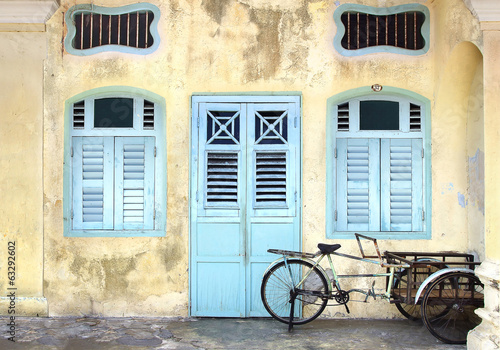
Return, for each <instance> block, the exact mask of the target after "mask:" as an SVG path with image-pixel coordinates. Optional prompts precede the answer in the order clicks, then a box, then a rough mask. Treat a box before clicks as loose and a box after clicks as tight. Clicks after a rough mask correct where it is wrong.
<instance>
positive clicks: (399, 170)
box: [381, 139, 424, 232]
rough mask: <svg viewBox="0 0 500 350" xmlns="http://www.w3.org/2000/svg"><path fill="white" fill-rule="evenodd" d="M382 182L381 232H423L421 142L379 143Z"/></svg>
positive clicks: (398, 141) (396, 140)
mask: <svg viewBox="0 0 500 350" xmlns="http://www.w3.org/2000/svg"><path fill="white" fill-rule="evenodd" d="M381 183H382V190H381V191H382V192H381V218H382V228H381V229H382V231H408V232H412V231H413V232H418V231H422V230H423V220H422V218H423V200H424V198H423V153H422V139H382V140H381Z"/></svg>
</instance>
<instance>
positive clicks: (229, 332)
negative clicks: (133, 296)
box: [0, 317, 466, 350]
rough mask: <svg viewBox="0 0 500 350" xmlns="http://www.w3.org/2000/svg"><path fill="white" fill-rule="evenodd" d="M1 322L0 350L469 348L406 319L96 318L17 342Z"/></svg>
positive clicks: (19, 326) (39, 327) (48, 323)
mask: <svg viewBox="0 0 500 350" xmlns="http://www.w3.org/2000/svg"><path fill="white" fill-rule="evenodd" d="M8 322H9V321H8V319H7V317H0V332H1V337H0V349H2V350H10V349H12V350H15V349H29V350H48V349H68V350H79V349H82V350H94V349H105V350H122V349H130V350H132V349H135V350H143V349H144V350H145V349H148V350H149V349H175V350H195V349H197V350H200V349H207V350H212V349H233V350H238V349H244V350H266V349H269V350H279V349H308V350H313V349H314V350H316V349H366V350H371V349H438V350H439V349H455V350H463V349H466V347H465V346H462V345H447V344H443V343H441V342H440V341H439V340H437V339H435V338H434V337H433V336H432V335H431V334H430V333H429V332H428V331H427V329H426V328H425V326H424V325H422V324H421V323H419V322H412V321H408V320H352V319H350V320H343V319H334V320H324V319H321V320H316V321H313V322H311V323H308V324H306V325H302V326H295V327H294V329H293V331H292V332H291V333H288V330H287V325H285V324H283V323H280V322H278V321H275V320H272V319H220V318H218V319H214V318H152V317H148V318H140V317H124V318H108V317H106V318H97V317H85V318H76V317H54V318H32V317H17V318H16V319H15V322H16V326H15V332H16V337H15V340H16V342H15V343H13V342H11V341H9V340H7V337H9V336H10V335H9V334H8V333H7V331H8V327H7V323H8Z"/></svg>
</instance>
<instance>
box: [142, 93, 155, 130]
mask: <svg viewBox="0 0 500 350" xmlns="http://www.w3.org/2000/svg"><path fill="white" fill-rule="evenodd" d="M143 127H144V129H145V130H153V129H154V128H155V104H154V103H153V102H150V101H147V100H144V125H143Z"/></svg>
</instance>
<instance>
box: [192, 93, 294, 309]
mask: <svg viewBox="0 0 500 350" xmlns="http://www.w3.org/2000/svg"><path fill="white" fill-rule="evenodd" d="M192 111H193V114H192V135H191V147H192V148H191V227H190V231H191V234H190V238H191V239H190V311H191V315H192V316H213V317H258V316H268V314H267V312H266V311H265V309H264V307H263V305H262V302H261V300H260V283H261V279H262V275H263V273H264V271H265V269H266V268H267V266H268V265H269V263H270V262H271V261H272V260H274V259H275V258H276V256H273V255H272V254H269V253H267V249H269V248H282V249H290V250H292V249H293V250H297V249H300V244H301V232H300V227H301V225H300V221H301V178H300V167H301V159H300V156H301V155H300V153H301V152H300V136H301V133H300V129H301V127H300V97H299V96H272V97H265V96H253V97H249V96H246V97H242V96H239V97H238V96H195V97H193V104H192Z"/></svg>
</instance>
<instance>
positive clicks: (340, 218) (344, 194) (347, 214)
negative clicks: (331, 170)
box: [335, 138, 380, 231]
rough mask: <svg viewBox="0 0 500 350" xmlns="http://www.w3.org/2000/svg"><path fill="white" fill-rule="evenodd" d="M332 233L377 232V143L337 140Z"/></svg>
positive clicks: (378, 149) (375, 141)
mask: <svg viewBox="0 0 500 350" xmlns="http://www.w3.org/2000/svg"><path fill="white" fill-rule="evenodd" d="M336 153H337V155H336V158H337V161H336V173H337V176H336V213H335V216H336V230H337V231H380V140H379V139H340V138H339V139H337V148H336Z"/></svg>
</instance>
